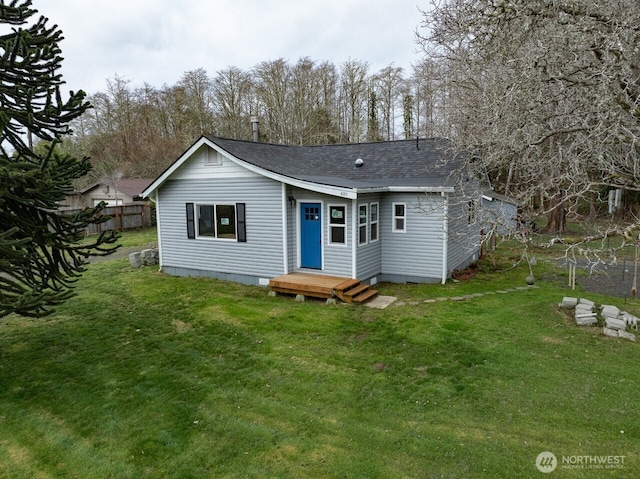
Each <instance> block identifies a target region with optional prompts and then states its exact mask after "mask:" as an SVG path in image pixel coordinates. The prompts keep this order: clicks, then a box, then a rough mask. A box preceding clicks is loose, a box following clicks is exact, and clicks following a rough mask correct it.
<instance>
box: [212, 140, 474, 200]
mask: <svg viewBox="0 0 640 479" xmlns="http://www.w3.org/2000/svg"><path fill="white" fill-rule="evenodd" d="M207 139H209V141H211V142H213V143H215V144H216V145H218V146H219V147H220V148H222V149H223V150H224V151H226V152H228V153H230V154H231V155H232V156H234V157H235V158H238V159H240V160H243V161H245V162H247V163H250V164H252V165H255V166H257V167H259V168H262V169H264V170H267V171H270V172H273V173H277V174H280V175H284V176H287V177H290V178H294V179H298V180H302V181H308V182H313V183H319V184H323V185H330V186H337V187H345V188H383V187H391V186H397V187H402V186H405V187H433V188H438V187H453V186H454V183H455V181H456V179H457V177H458V175H456V172H457V171H459V169H460V167H461V166H462V158H461V157H460V156H456V157H454V156H453V154H452V153H451V150H450V148H451V145H450V143H449V142H447V141H446V140H442V139H420V140H396V141H384V142H376V143H353V144H342V145H321V146H286V145H274V144H269V143H256V142H251V141H242V140H230V139H227V138H219V137H214V136H207ZM358 158H360V159H362V160H363V162H364V163H363V165H362V166H361V167H359V168H358V167H356V164H355V162H356V160H357V159H358Z"/></svg>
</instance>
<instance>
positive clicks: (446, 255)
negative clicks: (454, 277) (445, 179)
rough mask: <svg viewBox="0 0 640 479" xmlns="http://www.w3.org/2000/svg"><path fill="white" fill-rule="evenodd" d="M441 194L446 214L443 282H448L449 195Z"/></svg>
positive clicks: (444, 218) (443, 228)
mask: <svg viewBox="0 0 640 479" xmlns="http://www.w3.org/2000/svg"><path fill="white" fill-rule="evenodd" d="M441 195H442V201H443V202H444V208H443V209H444V215H443V216H442V230H443V232H444V234H443V242H442V284H445V283H446V282H447V269H448V268H447V266H448V262H449V258H448V256H449V197H448V196H447V194H446V193H445V192H444V191H443V192H442V193H441Z"/></svg>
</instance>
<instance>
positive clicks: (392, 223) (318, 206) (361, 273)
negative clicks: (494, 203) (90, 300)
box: [142, 136, 481, 285]
mask: <svg viewBox="0 0 640 479" xmlns="http://www.w3.org/2000/svg"><path fill="white" fill-rule="evenodd" d="M449 147H450V145H449V143H448V142H447V141H445V140H442V139H419V140H399V141H387V142H376V143H358V144H342V145H323V146H285V145H274V144H266V143H258V142H251V141H240V140H231V139H226V138H219V137H213V136H203V137H201V138H200V139H198V140H197V141H196V142H195V143H194V144H193V145H192V146H191V147H190V148H189V149H188V150H187V151H186V152H185V153H184V154H182V156H180V157H179V158H178V159H177V160H176V161H175V162H174V163H173V164H172V165H170V166H169V168H167V170H166V171H164V172H163V173H162V174H161V175H160V176H159V177H158V178H157V179H156V180H155V181H154V182H153V183H152V184H151V185H150V186H149V187H148V188H147V189H146V190H145V191H144V192H143V194H142V195H143V196H144V197H149V198H151V199H152V200H153V201H154V202H155V205H156V214H157V224H158V248H159V261H160V266H161V269H162V270H163V271H164V272H166V273H168V274H171V275H180V276H204V277H213V278H219V279H226V280H232V281H237V282H241V283H247V284H256V285H257V284H259V285H268V284H269V280H270V279H271V278H274V277H277V276H279V275H283V274H288V273H292V272H299V271H303V272H314V273H317V274H325V275H336V276H344V277H348V278H354V279H356V278H357V279H360V280H362V281H364V282H367V283H369V284H375V283H377V282H379V281H390V282H400V283H402V282H443V283H444V282H445V281H446V280H447V279H448V278H449V277H450V275H451V272H452V271H453V270H456V269H461V268H464V267H466V266H467V265H469V264H470V263H472V262H474V261H475V260H477V259H478V255H479V252H480V237H481V234H480V233H481V231H480V230H481V228H480V227H478V226H477V224H476V223H475V221H474V220H473V219H474V213H473V212H474V209H475V208H476V207H477V206H478V204H479V201H475V200H472V199H470V198H469V197H468V196H465V195H464V194H463V192H462V190H463V185H464V184H467V185H469V184H471V183H473V181H470V180H469V178H468V177H467V175H465V174H464V173H463V166H464V158H463V157H462V156H460V155H453V154H452V153H451V150H450V148H449ZM477 198H478V199H479V198H480V195H478V196H477Z"/></svg>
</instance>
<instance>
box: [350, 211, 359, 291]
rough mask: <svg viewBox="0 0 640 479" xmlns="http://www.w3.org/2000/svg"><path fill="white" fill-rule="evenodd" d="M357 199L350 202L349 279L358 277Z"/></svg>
mask: <svg viewBox="0 0 640 479" xmlns="http://www.w3.org/2000/svg"><path fill="white" fill-rule="evenodd" d="M357 222H358V199H357V198H354V199H353V200H351V279H357V277H358V258H357V255H358V239H357V238H358V223H357Z"/></svg>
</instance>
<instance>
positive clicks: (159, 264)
mask: <svg viewBox="0 0 640 479" xmlns="http://www.w3.org/2000/svg"><path fill="white" fill-rule="evenodd" d="M153 196H154V198H153V201H154V203H155V204H156V234H157V236H158V270H159V271H162V264H163V261H162V235H161V234H160V192H159V191H158V190H156V191H155V194H154V195H153Z"/></svg>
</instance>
